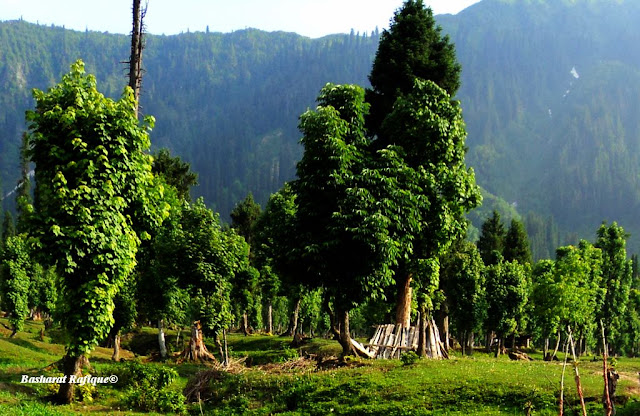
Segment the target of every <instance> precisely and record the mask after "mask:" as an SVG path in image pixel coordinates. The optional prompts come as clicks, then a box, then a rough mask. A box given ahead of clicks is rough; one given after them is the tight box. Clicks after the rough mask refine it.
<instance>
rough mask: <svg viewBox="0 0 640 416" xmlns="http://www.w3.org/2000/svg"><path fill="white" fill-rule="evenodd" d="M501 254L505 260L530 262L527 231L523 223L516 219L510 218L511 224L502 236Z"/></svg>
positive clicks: (521, 262)
mask: <svg viewBox="0 0 640 416" xmlns="http://www.w3.org/2000/svg"><path fill="white" fill-rule="evenodd" d="M503 256H504V260H505V261H517V262H518V263H520V264H531V249H530V248H529V238H528V237H527V231H526V230H525V228H524V224H523V223H522V222H520V221H518V220H516V219H512V220H511V225H510V226H509V229H508V230H507V234H506V235H505V237H504V251H503Z"/></svg>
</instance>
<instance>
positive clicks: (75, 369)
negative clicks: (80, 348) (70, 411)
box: [54, 353, 85, 404]
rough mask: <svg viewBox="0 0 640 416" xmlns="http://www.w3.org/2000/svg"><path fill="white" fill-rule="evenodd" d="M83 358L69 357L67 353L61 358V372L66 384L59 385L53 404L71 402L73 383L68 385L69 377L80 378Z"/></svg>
mask: <svg viewBox="0 0 640 416" xmlns="http://www.w3.org/2000/svg"><path fill="white" fill-rule="evenodd" d="M84 361H85V360H84V356H82V355H80V356H77V357H75V356H70V355H69V353H67V354H66V355H65V356H64V357H63V358H62V372H63V373H64V375H65V377H66V378H65V381H66V383H60V388H59V389H58V394H57V395H56V396H55V399H54V400H55V402H56V403H59V404H69V403H71V402H72V401H73V387H74V386H75V383H70V381H71V378H72V377H71V376H74V377H78V376H80V373H81V370H82V364H83V362H84Z"/></svg>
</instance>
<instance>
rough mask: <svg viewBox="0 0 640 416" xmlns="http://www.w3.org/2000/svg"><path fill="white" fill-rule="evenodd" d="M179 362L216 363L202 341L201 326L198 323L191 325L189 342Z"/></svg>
mask: <svg viewBox="0 0 640 416" xmlns="http://www.w3.org/2000/svg"><path fill="white" fill-rule="evenodd" d="M181 361H217V360H216V357H214V356H213V354H211V353H210V352H209V351H208V350H207V347H206V346H205V345H204V342H203V341H202V325H201V324H200V321H195V322H193V325H191V340H190V341H189V345H188V346H187V347H186V348H185V349H184V351H183V352H182V357H181Z"/></svg>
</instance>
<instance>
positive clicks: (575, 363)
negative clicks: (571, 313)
mask: <svg viewBox="0 0 640 416" xmlns="http://www.w3.org/2000/svg"><path fill="white" fill-rule="evenodd" d="M567 331H568V333H569V340H568V341H569V343H570V344H571V353H572V355H573V369H574V371H575V373H576V375H575V380H576V388H577V390H578V396H579V397H580V406H581V407H582V416H587V407H586V406H585V404H584V394H582V383H581V382H580V372H579V371H578V359H577V358H576V347H575V343H574V342H573V336H572V335H571V327H569V326H568V327H567Z"/></svg>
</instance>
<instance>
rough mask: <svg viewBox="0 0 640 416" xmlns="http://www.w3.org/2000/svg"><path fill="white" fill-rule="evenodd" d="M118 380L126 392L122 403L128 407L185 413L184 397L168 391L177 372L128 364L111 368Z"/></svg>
mask: <svg viewBox="0 0 640 416" xmlns="http://www.w3.org/2000/svg"><path fill="white" fill-rule="evenodd" d="M109 370H110V371H111V374H115V375H117V376H118V380H119V385H120V386H121V387H124V388H126V389H127V390H126V394H125V398H124V403H125V405H126V406H128V407H132V408H136V409H139V410H146V411H159V412H163V413H168V412H170V413H185V412H186V406H185V397H184V396H183V395H182V393H180V392H177V391H171V390H169V389H168V388H169V386H170V385H171V383H173V381H174V380H175V379H176V378H177V377H178V373H177V372H176V370H174V369H172V368H169V367H165V366H161V365H154V364H141V363H138V362H134V361H131V362H127V363H124V364H121V365H118V366H114V367H110V368H109Z"/></svg>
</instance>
